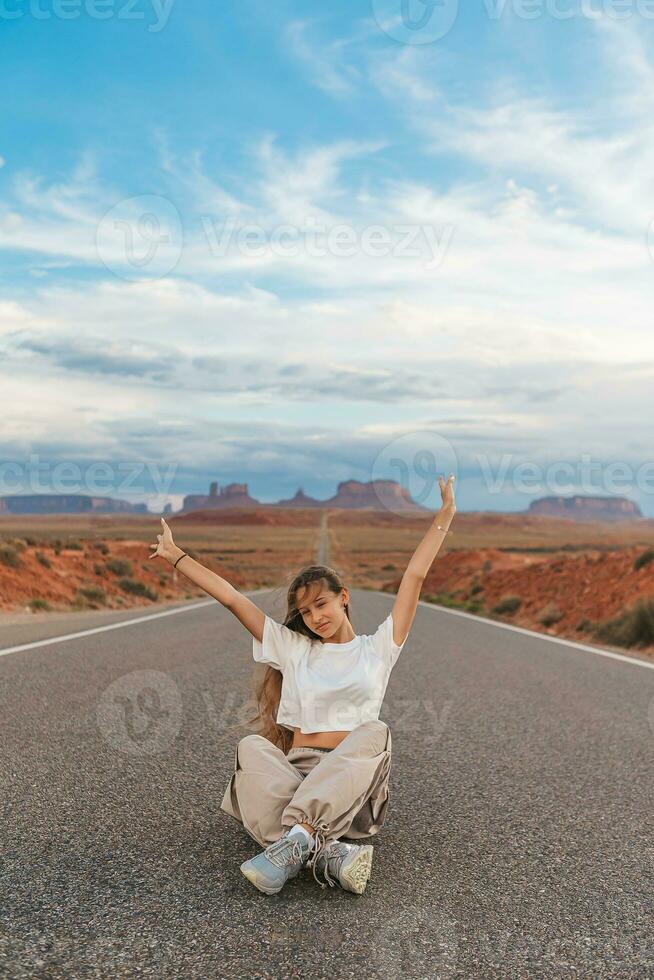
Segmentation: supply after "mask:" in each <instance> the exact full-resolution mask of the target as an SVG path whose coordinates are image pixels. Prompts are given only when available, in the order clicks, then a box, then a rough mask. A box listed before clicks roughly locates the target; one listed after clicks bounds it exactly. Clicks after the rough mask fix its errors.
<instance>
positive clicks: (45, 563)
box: [36, 551, 52, 568]
mask: <svg viewBox="0 0 654 980" xmlns="http://www.w3.org/2000/svg"><path fill="white" fill-rule="evenodd" d="M36 560H37V561H38V562H40V563H41V564H42V565H43V567H44V568H52V562H51V561H50V559H49V558H48V556H47V555H44V554H43V552H42V551H37V552H36Z"/></svg>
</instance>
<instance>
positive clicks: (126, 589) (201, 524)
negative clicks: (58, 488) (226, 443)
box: [0, 506, 654, 659]
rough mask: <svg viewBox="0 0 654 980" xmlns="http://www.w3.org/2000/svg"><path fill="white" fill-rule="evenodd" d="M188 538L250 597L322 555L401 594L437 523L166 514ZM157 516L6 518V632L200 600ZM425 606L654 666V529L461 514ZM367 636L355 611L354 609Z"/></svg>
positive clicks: (406, 518)
mask: <svg viewBox="0 0 654 980" xmlns="http://www.w3.org/2000/svg"><path fill="white" fill-rule="evenodd" d="M167 519H168V522H169V524H170V526H171V528H172V530H173V534H174V536H175V540H176V542H177V543H178V544H179V545H180V546H181V547H183V548H184V549H185V550H186V551H188V552H189V553H190V554H192V555H193V557H194V558H196V559H197V560H198V561H200V562H202V564H204V565H206V566H207V567H209V568H211V569H212V570H213V571H215V572H217V573H218V574H219V575H221V576H222V577H224V578H225V579H227V580H228V581H229V582H231V583H232V584H233V585H234V586H235V587H236V588H238V589H241V590H243V591H247V590H254V589H258V588H266V587H273V588H279V589H280V591H281V593H282V594H283V592H284V591H285V589H286V587H287V586H288V584H289V583H290V581H291V579H292V577H293V575H294V574H295V572H296V571H297V570H298V569H299V568H300V567H301V566H302V565H305V564H310V563H313V562H316V561H318V556H319V554H320V553H321V551H320V548H321V539H322V544H323V551H322V554H323V555H327V563H328V564H330V565H332V566H333V567H334V568H336V569H337V570H338V571H339V573H340V574H341V575H342V577H343V579H344V581H345V582H346V583H347V585H348V586H349V587H351V588H359V589H375V590H381V591H384V592H389V593H391V594H393V593H395V592H396V591H397V589H398V587H399V584H400V581H401V577H402V573H403V571H404V568H405V567H406V564H407V562H408V561H409V558H410V557H411V554H412V552H413V550H414V549H415V547H416V545H417V544H418V542H419V541H420V539H421V537H422V536H423V534H424V533H425V531H426V530H427V528H428V527H429V525H430V523H431V516H430V515H427V516H423V515H422V514H420V515H416V514H412V513H406V514H405V513H402V514H395V513H389V512H385V511H379V510H374V509H359V510H329V509H323V508H317V507H310V508H304V509H302V508H288V509H285V508H283V507H279V506H277V507H274V508H273V507H261V508H253V507H248V508H247V509H245V508H244V509H239V508H231V509H228V510H227V509H226V510H222V511H221V510H211V509H208V510H197V511H193V512H189V513H181V514H179V515H167ZM159 529H160V521H159V517H158V516H157V515H154V514H152V515H148V516H146V515H143V514H116V515H89V516H86V515H77V514H76V515H34V514H29V515H27V514H26V515H4V516H2V517H0V624H1V623H2V622H5V623H9V622H16V621H17V620H20V619H24V618H30V617H33V616H44V617H49V616H52V615H54V614H56V613H58V612H70V611H73V610H93V609H108V610H110V609H114V610H115V609H132V608H136V607H143V606H153V605H155V604H166V603H179V602H184V601H191V600H193V601H197V599H198V598H201V597H203V596H204V595H205V594H204V593H203V592H202V591H201V590H200V589H198V588H197V587H196V586H195V585H193V584H192V583H191V582H189V581H188V580H187V579H186V578H185V577H184V575H183V574H182V573H181V571H179V572H178V571H175V570H173V569H172V568H171V566H170V565H169V564H167V563H166V562H164V561H163V560H161V559H153V560H150V558H149V555H150V544H151V543H152V542H153V541H155V540H156V535H157V533H159ZM421 597H422V599H423V600H424V601H427V602H434V603H436V604H439V605H442V606H447V607H450V608H454V609H461V610H463V611H466V612H469V613H472V614H476V615H480V616H484V617H487V618H491V619H497V620H501V621H505V622H509V623H512V624H514V625H516V626H519V627H524V628H526V629H530V630H536V631H538V632H542V633H547V634H549V635H552V636H559V637H565V638H567V639H571V640H575V641H578V642H585V643H592V644H595V645H600V646H606V647H607V648H611V649H615V650H620V651H621V652H623V653H629V654H631V655H634V656H639V657H644V658H648V659H651V658H652V657H654V521H653V520H648V519H644V518H641V519H634V520H629V521H621V522H615V521H604V522H602V521H578V520H569V519H564V518H558V517H550V516H547V515H536V514H534V515H531V514H524V513H521V514H500V513H494V512H485V513H476V512H473V513H457V514H456V516H455V519H454V522H453V524H452V533H451V534H449V535H448V537H447V539H446V542H445V544H444V545H443V547H442V548H441V551H440V553H439V554H438V556H437V558H436V560H435V561H434V563H433V565H432V567H431V570H430V572H429V575H428V576H427V578H426V580H425V583H424V586H423V589H422V596H421ZM352 616H353V621H354V625H355V629H356V606H355V605H354V606H353V609H352Z"/></svg>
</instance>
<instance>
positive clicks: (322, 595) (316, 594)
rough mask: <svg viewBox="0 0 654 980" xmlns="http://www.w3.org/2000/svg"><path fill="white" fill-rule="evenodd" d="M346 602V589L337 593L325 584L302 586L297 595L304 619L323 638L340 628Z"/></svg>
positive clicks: (299, 608)
mask: <svg viewBox="0 0 654 980" xmlns="http://www.w3.org/2000/svg"><path fill="white" fill-rule="evenodd" d="M346 602H347V593H346V590H345V589H342V590H341V591H340V592H339V593H337V594H336V595H335V594H334V593H333V592H330V590H329V588H328V587H327V586H326V585H324V584H318V585H311V586H308V587H305V588H302V589H300V591H299V592H298V595H297V606H298V610H299V612H300V614H301V616H302V619H303V620H304V622H305V624H306V625H307V626H308V627H309V629H310V630H312V631H313V632H314V633H315V634H316V636H320V637H321V638H322V639H323V640H324V639H326V638H327V637H328V636H332V635H333V634H334V633H335V632H336V631H337V630H338V628H339V626H340V625H341V622H342V621H343V617H344V616H345V609H344V605H343V604H344V603H346Z"/></svg>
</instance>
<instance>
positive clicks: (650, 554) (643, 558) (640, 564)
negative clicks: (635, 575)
mask: <svg viewBox="0 0 654 980" xmlns="http://www.w3.org/2000/svg"><path fill="white" fill-rule="evenodd" d="M651 561H654V548H648V549H647V551H643V553H642V554H640V555H638V558H636V560H635V562H634V569H635V570H636V571H637V572H638V571H639V570H640V569H641V568H644V567H645V565H649V563H650V562H651Z"/></svg>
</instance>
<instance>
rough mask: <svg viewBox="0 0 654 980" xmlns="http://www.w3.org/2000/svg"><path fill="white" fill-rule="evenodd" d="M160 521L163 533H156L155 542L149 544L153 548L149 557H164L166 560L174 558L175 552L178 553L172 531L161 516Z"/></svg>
mask: <svg viewBox="0 0 654 980" xmlns="http://www.w3.org/2000/svg"><path fill="white" fill-rule="evenodd" d="M161 523H162V525H163V533H162V534H158V535H157V543H156V544H151V545H150V547H151V548H155V549H156V550H155V551H154V553H153V554H151V555H150V558H157V557H161V558H165V559H166V560H167V561H171V560H174V559H175V556H176V554H180V551H179V548H178V547H177V545H176V544H175V542H174V541H173V532H172V531H171V530H170V528H169V527H168V525H167V524H166V522H165V521H164V519H163V517H162V518H161Z"/></svg>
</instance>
